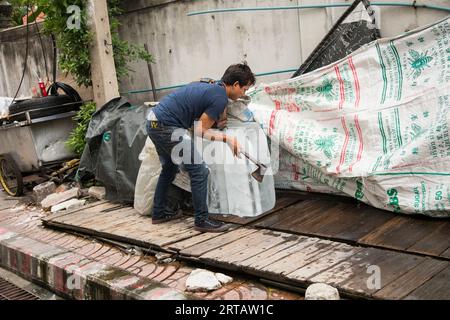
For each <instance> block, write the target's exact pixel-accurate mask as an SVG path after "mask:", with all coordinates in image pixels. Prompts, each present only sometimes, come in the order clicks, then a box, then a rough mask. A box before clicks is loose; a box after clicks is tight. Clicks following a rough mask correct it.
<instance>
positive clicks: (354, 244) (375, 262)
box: [43, 197, 450, 299]
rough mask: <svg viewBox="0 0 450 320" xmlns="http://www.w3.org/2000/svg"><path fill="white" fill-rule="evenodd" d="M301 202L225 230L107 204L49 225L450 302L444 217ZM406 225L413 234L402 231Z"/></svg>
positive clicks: (352, 287)
mask: <svg viewBox="0 0 450 320" xmlns="http://www.w3.org/2000/svg"><path fill="white" fill-rule="evenodd" d="M297 200H298V199H297ZM297 200H295V199H293V198H292V197H290V198H289V197H286V198H284V200H283V201H282V202H281V203H280V204H278V206H277V207H276V208H275V209H274V210H272V212H270V213H268V214H266V215H264V216H263V217H259V218H260V219H258V217H256V219H253V218H252V221H250V222H249V221H245V222H242V221H239V220H238V219H237V218H236V219H235V220H233V221H235V222H240V223H235V224H232V227H231V229H230V230H229V231H227V232H225V233H219V234H217V233H199V232H197V231H195V230H194V229H193V217H192V216H189V215H188V216H185V217H183V218H182V219H179V220H175V221H170V222H167V223H164V224H158V225H153V224H152V223H151V219H149V217H144V216H141V215H139V214H138V213H137V212H136V211H135V210H134V209H133V208H131V207H123V206H118V205H116V204H111V203H108V202H103V203H97V204H93V205H90V206H89V207H88V208H83V209H77V210H75V211H73V212H68V213H65V214H56V215H51V216H49V217H47V218H45V219H43V222H44V225H46V226H49V227H56V228H59V229H65V230H72V231H77V232H81V233H85V234H89V235H92V236H97V237H101V238H106V239H111V240H117V241H121V242H125V243H129V244H134V245H138V246H142V247H145V248H156V249H162V250H165V251H169V252H174V253H176V254H178V256H179V257H180V258H181V259H187V260H195V261H200V262H203V263H204V264H206V265H212V266H219V267H222V268H225V269H229V270H234V271H240V272H243V273H248V274H251V275H256V276H259V277H261V278H264V279H268V280H272V281H277V282H282V283H286V284H289V285H296V286H299V287H304V288H305V287H306V286H307V285H309V284H310V283H313V282H325V283H329V284H331V285H333V286H335V287H337V288H338V290H339V291H340V292H341V293H342V294H345V295H348V296H357V297H364V298H371V299H424V298H428V299H430V298H435V297H436V298H440V299H442V298H444V299H450V288H449V287H448V283H449V281H448V280H449V275H450V261H449V260H450V259H448V257H447V256H446V255H448V252H447V251H448V246H447V243H446V242H445V241H446V237H445V234H446V233H447V232H448V229H447V228H448V227H447V224H446V223H445V222H446V221H445V220H443V221H437V220H436V221H434V220H433V221H429V220H418V221H415V220H403V219H401V217H400V216H396V215H393V214H391V213H385V212H381V214H380V215H379V216H377V213H378V212H377V211H376V210H375V209H373V208H370V207H364V206H355V204H354V203H352V202H348V201H344V202H341V201H338V200H336V199H328V200H322V201H317V200H308V199H307V200H303V201H301V200H298V201H297ZM374 210H375V211H374ZM357 214H361V216H362V217H363V218H364V219H365V221H362V222H361V221H360V219H359V218H358V217H357ZM407 219H409V217H407ZM411 221H414V222H411ZM425 221H426V222H430V226H429V225H428V224H427V223H425ZM299 226H301V227H299ZM358 227H360V228H361V229H362V230H363V231H361V230H360V229H359V228H358ZM269 228H270V229H269ZM272 229H278V230H272ZM404 230H407V231H408V232H409V233H411V234H409V233H408V234H402V233H401V232H403V231H404ZM298 233H304V234H309V235H299V234H298ZM310 234H312V235H320V236H321V237H322V238H319V237H315V236H311V235H310ZM395 235H398V236H399V237H400V238H397V237H396V236H395ZM323 237H327V238H328V239H323ZM344 240H345V241H346V242H343V241H344ZM432 242H438V243H437V244H436V243H435V245H434V246H433V245H432ZM359 243H361V244H364V246H360V245H358V244H359ZM372 244H373V245H372ZM408 251H409V252H408ZM415 252H418V253H420V254H417V253H415ZM370 268H375V269H377V270H379V286H378V284H377V283H376V282H375V285H370V283H371V282H370V281H371V280H370V279H371V278H370V276H371V273H370V272H369V271H370ZM442 281H447V283H446V284H442V283H441V282H442Z"/></svg>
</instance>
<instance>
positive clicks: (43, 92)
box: [39, 79, 47, 97]
mask: <svg viewBox="0 0 450 320" xmlns="http://www.w3.org/2000/svg"><path fill="white" fill-rule="evenodd" d="M39 89H41V94H42V96H43V97H46V96H47V90H46V89H45V84H44V81H42V79H39Z"/></svg>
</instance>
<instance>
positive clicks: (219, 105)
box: [152, 82, 228, 129]
mask: <svg viewBox="0 0 450 320" xmlns="http://www.w3.org/2000/svg"><path fill="white" fill-rule="evenodd" d="M227 103H228V97H227V94H226V91H225V87H223V86H221V85H220V84H218V83H215V84H210V83H204V82H193V83H190V84H188V85H186V86H184V87H182V88H180V89H178V90H176V91H174V92H172V93H170V94H169V95H167V96H165V97H164V98H163V99H162V100H161V101H160V102H159V104H158V105H157V106H156V107H154V108H153V109H152V110H153V112H154V113H155V115H156V118H158V120H159V121H161V122H162V124H164V125H166V126H174V127H180V128H185V129H188V128H190V127H192V125H193V124H194V121H196V120H198V119H199V118H200V116H201V115H202V114H203V113H206V114H207V115H208V116H209V117H210V118H211V119H213V120H215V121H218V120H219V118H220V115H221V114H222V113H223V111H224V110H225V107H226V105H227Z"/></svg>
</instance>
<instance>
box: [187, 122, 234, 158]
mask: <svg viewBox="0 0 450 320" xmlns="http://www.w3.org/2000/svg"><path fill="white" fill-rule="evenodd" d="M214 123H215V121H214V119H212V118H211V117H210V116H208V115H207V114H206V113H203V114H202V115H201V117H200V119H199V122H198V123H197V124H196V125H195V126H194V134H195V135H196V136H198V137H203V138H205V139H208V140H211V141H223V142H226V143H227V144H228V145H229V146H230V148H231V151H232V152H233V154H234V155H235V156H236V157H238V158H240V155H239V154H240V151H241V148H240V146H239V143H238V141H237V139H236V138H235V137H231V136H228V135H226V134H224V133H221V132H218V131H213V130H210V129H211V127H212V126H213V125H214Z"/></svg>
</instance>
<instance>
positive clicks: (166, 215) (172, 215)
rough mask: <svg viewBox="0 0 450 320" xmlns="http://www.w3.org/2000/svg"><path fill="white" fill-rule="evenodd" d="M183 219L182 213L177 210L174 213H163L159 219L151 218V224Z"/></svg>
mask: <svg viewBox="0 0 450 320" xmlns="http://www.w3.org/2000/svg"><path fill="white" fill-rule="evenodd" d="M181 217H183V211H181V210H178V211H177V212H176V213H164V215H163V216H161V217H157V218H155V217H152V224H159V223H164V222H167V221H170V220H175V219H179V218H181Z"/></svg>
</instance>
